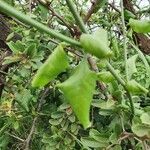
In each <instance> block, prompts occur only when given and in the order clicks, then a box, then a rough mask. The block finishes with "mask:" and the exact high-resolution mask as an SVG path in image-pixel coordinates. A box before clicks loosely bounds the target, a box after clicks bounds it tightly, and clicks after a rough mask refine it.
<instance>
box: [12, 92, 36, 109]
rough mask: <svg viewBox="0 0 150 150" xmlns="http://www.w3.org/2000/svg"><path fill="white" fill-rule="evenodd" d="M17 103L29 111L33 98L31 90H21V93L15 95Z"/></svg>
mask: <svg viewBox="0 0 150 150" xmlns="http://www.w3.org/2000/svg"><path fill="white" fill-rule="evenodd" d="M15 97H16V101H17V102H18V103H19V105H20V106H21V107H23V108H24V109H25V110H26V111H29V107H28V106H29V103H30V101H31V100H32V98H33V96H32V95H31V92H30V90H27V89H21V92H20V93H16V94H15Z"/></svg>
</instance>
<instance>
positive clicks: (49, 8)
mask: <svg viewBox="0 0 150 150" xmlns="http://www.w3.org/2000/svg"><path fill="white" fill-rule="evenodd" d="M38 1H39V3H41V4H42V5H44V6H45V7H47V9H48V10H49V11H51V13H52V14H53V15H54V16H56V17H57V18H58V19H59V20H60V21H61V22H62V23H63V24H64V25H65V26H66V27H67V28H68V30H69V31H70V33H71V35H72V36H74V32H73V30H72V29H71V27H70V25H69V24H68V23H66V22H65V20H64V18H63V17H61V16H59V15H58V14H57V13H56V12H55V11H54V10H53V9H52V8H51V7H50V5H47V4H44V3H43V1H42V0H38Z"/></svg>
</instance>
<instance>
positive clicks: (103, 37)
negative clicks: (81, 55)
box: [80, 29, 112, 58]
mask: <svg viewBox="0 0 150 150" xmlns="http://www.w3.org/2000/svg"><path fill="white" fill-rule="evenodd" d="M80 42H81V45H82V47H83V48H84V50H85V51H87V52H88V53H90V54H92V55H94V56H96V57H98V58H109V57H111V56H112V51H111V50H110V48H109V46H108V37H107V31H105V30H104V29H99V30H97V31H96V32H94V33H93V34H82V35H81V37H80Z"/></svg>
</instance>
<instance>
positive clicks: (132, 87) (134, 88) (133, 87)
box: [126, 80, 148, 94]
mask: <svg viewBox="0 0 150 150" xmlns="http://www.w3.org/2000/svg"><path fill="white" fill-rule="evenodd" d="M126 87H127V89H128V90H129V91H130V92H131V93H133V94H142V93H145V94H146V93H148V90H147V89H146V88H144V87H143V86H142V85H140V84H139V83H137V82H136V81H135V80H130V81H128V82H127V83H126Z"/></svg>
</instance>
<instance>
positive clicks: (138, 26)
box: [129, 18, 150, 33]
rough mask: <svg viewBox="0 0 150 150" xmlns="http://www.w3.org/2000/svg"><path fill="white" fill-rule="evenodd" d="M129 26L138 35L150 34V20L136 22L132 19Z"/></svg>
mask: <svg viewBox="0 0 150 150" xmlns="http://www.w3.org/2000/svg"><path fill="white" fill-rule="evenodd" d="M129 25H130V26H131V28H132V29H133V30H134V31H135V32H137V33H149V32H150V20H135V19H132V18H131V19H130V20H129Z"/></svg>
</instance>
